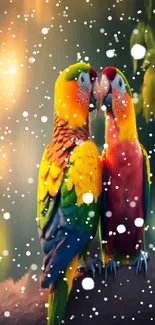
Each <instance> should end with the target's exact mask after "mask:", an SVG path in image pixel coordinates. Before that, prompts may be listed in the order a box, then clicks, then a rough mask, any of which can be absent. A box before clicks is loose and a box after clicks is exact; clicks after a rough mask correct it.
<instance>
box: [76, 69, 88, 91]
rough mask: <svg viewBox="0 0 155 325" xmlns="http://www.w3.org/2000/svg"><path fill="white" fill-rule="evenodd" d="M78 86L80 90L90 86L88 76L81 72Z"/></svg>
mask: <svg viewBox="0 0 155 325" xmlns="http://www.w3.org/2000/svg"><path fill="white" fill-rule="evenodd" d="M78 84H79V86H80V88H86V89H89V87H90V85H91V82H90V77H89V74H88V73H85V72H81V73H80V75H79V78H78Z"/></svg>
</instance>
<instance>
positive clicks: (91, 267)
mask: <svg viewBox="0 0 155 325" xmlns="http://www.w3.org/2000/svg"><path fill="white" fill-rule="evenodd" d="M96 268H98V270H99V274H101V272H102V261H101V259H100V258H96V259H94V260H89V261H88V262H87V263H86V271H87V272H89V271H91V272H92V276H93V279H94V280H95V269H96Z"/></svg>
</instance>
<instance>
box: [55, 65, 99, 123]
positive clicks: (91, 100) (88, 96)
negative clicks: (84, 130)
mask: <svg viewBox="0 0 155 325" xmlns="http://www.w3.org/2000/svg"><path fill="white" fill-rule="evenodd" d="M54 97H55V98H54V110H55V113H56V114H57V115H58V116H59V117H60V118H61V119H63V120H64V121H67V122H68V124H69V125H70V126H71V127H72V128H76V127H82V126H83V125H84V124H86V122H87V120H88V115H89V112H91V111H93V110H94V109H97V110H98V107H99V98H100V94H99V84H98V80H97V72H96V71H95V70H94V69H93V68H92V67H91V66H89V65H88V64H86V63H83V62H79V63H76V64H73V65H71V66H69V67H68V68H67V69H65V70H64V71H63V72H62V73H61V74H60V75H59V77H58V79H57V81H56V84H55V96H54Z"/></svg>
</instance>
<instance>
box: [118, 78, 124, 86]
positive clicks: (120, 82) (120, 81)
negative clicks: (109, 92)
mask: <svg viewBox="0 0 155 325" xmlns="http://www.w3.org/2000/svg"><path fill="white" fill-rule="evenodd" d="M122 85H123V82H122V79H119V86H120V87H122Z"/></svg>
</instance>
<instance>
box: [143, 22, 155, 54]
mask: <svg viewBox="0 0 155 325" xmlns="http://www.w3.org/2000/svg"><path fill="white" fill-rule="evenodd" d="M144 38H145V43H146V48H147V49H152V48H155V35H154V32H153V29H152V28H151V26H146V29H145V33H144Z"/></svg>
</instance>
